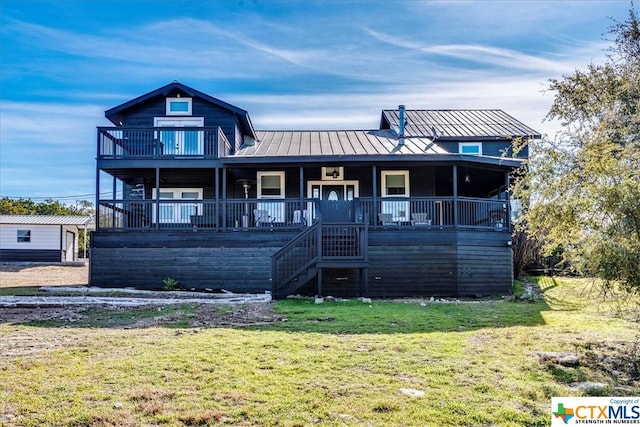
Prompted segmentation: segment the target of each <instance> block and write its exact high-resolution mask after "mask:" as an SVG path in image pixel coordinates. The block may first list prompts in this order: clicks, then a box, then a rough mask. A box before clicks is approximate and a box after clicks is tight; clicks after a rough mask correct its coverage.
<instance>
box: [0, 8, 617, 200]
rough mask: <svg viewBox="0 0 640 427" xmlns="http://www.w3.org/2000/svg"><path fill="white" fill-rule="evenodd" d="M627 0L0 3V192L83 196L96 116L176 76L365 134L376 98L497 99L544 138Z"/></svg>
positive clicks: (420, 105) (308, 123) (432, 103)
mask: <svg viewBox="0 0 640 427" xmlns="http://www.w3.org/2000/svg"><path fill="white" fill-rule="evenodd" d="M629 8H630V3H629V2H628V1H614V0H610V1H562V0H558V1H555V0H553V1H552V0H548V1H545V0H535V1H517V0H514V1H502V2H498V1H488V0H483V1H453V0H452V1H446V0H438V1H417V0H411V1H402V0H387V1H366V0H357V1H339V0H331V1H329V0H327V1H304V0H298V1H293V0H289V1H259V0H220V1H212V0H210V1H191V0H155V1H151V0H147V1H140V0H104V1H102V0H1V1H0V197H11V198H18V197H23V198H31V199H33V200H36V201H42V200H44V199H45V198H53V199H57V200H60V201H61V202H63V203H66V204H74V203H76V202H77V201H78V200H91V201H94V200H95V163H96V162H95V157H96V126H108V125H111V123H110V122H108V121H107V120H106V119H105V117H104V111H105V110H108V109H109V108H112V107H115V106H117V105H120V104H122V103H124V102H126V101H129V100H130V99H133V98H135V97H137V96H139V95H143V94H145V93H147V92H150V91H152V90H155V89H157V88H159V87H161V86H164V85H166V84H168V83H170V82H172V81H174V80H177V81H180V82H181V83H184V84H186V85H187V86H190V87H193V88H194V89H197V90H200V91H202V92H205V93H207V94H209V95H211V96H214V97H216V98H218V99H221V100H223V101H225V102H228V103H230V104H232V105H235V106H237V107H240V108H242V109H245V110H247V111H248V112H249V115H250V116H251V120H252V122H253V124H254V127H255V128H256V129H265V130H266V129H375V128H377V127H378V125H379V123H380V114H381V110H383V109H393V108H397V106H398V105H399V104H404V105H406V107H407V108H408V109H448V108H470V109H493V108H496V109H502V110H504V111H506V112H507V113H508V114H510V115H512V116H513V117H515V118H516V119H518V120H520V121H522V122H523V123H525V124H526V125H528V126H530V127H532V128H534V129H536V130H537V131H539V132H541V133H543V134H544V135H547V136H549V137H552V136H553V135H554V134H555V132H557V130H558V129H559V126H560V125H559V124H558V123H556V122H553V121H546V120H545V116H546V114H547V112H548V111H549V108H550V106H551V103H552V101H553V96H554V94H553V93H552V92H550V91H548V90H547V88H548V82H549V79H560V78H562V76H563V75H568V74H570V73H571V72H573V71H574V70H575V69H584V68H585V67H586V66H587V65H588V64H589V63H592V62H593V63H602V62H603V61H604V60H605V55H606V51H605V49H606V48H607V46H610V43H609V42H607V41H606V38H607V34H606V33H607V31H608V29H609V27H610V26H611V24H612V19H615V20H618V21H624V20H625V19H627V17H628V11H629Z"/></svg>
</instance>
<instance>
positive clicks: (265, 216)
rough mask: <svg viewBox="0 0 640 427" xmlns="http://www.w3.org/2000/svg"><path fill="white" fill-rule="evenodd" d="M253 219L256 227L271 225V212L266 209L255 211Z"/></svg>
mask: <svg viewBox="0 0 640 427" xmlns="http://www.w3.org/2000/svg"><path fill="white" fill-rule="evenodd" d="M253 219H254V221H255V223H256V227H260V226H261V225H271V222H272V220H271V217H270V216H269V211H267V210H266V209H254V210H253Z"/></svg>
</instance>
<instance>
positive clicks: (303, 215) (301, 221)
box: [291, 209, 307, 225]
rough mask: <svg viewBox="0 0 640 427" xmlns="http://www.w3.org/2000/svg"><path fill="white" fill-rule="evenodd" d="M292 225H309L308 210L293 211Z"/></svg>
mask: <svg viewBox="0 0 640 427" xmlns="http://www.w3.org/2000/svg"><path fill="white" fill-rule="evenodd" d="M291 224H294V225H307V210H306V209H305V210H304V211H301V210H300V209H296V210H295V211H293V219H292V220H291Z"/></svg>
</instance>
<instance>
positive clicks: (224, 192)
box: [222, 166, 227, 231]
mask: <svg viewBox="0 0 640 427" xmlns="http://www.w3.org/2000/svg"><path fill="white" fill-rule="evenodd" d="M222 216H223V217H222V231H226V230H227V167H226V166H223V167H222Z"/></svg>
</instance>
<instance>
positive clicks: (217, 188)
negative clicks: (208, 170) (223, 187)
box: [213, 166, 220, 231]
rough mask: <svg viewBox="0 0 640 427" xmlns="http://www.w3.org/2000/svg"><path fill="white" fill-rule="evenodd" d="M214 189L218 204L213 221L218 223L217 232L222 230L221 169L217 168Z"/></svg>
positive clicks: (216, 204) (214, 210)
mask: <svg viewBox="0 0 640 427" xmlns="http://www.w3.org/2000/svg"><path fill="white" fill-rule="evenodd" d="M214 174H215V175H214V180H215V183H214V188H215V192H216V196H215V197H216V203H215V208H214V209H213V214H214V215H215V216H214V218H213V220H214V221H215V222H216V231H218V230H220V179H219V178H220V168H219V167H218V166H216V169H215V172H214Z"/></svg>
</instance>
